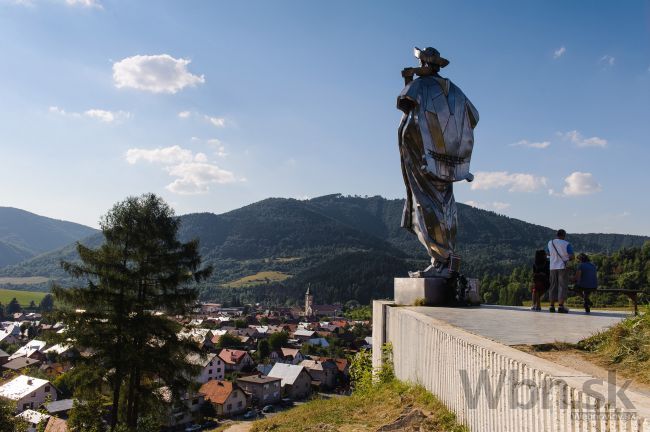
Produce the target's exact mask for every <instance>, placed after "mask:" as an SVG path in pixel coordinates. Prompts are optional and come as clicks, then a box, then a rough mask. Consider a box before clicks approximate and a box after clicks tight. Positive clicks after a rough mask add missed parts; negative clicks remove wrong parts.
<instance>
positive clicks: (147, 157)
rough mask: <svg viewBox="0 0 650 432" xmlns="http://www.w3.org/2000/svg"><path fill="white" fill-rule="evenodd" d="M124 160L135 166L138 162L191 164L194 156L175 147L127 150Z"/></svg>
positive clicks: (190, 152)
mask: <svg viewBox="0 0 650 432" xmlns="http://www.w3.org/2000/svg"><path fill="white" fill-rule="evenodd" d="M202 154H203V153H199V155H202ZM125 158H126V161H127V162H128V163H129V164H131V165H133V164H136V163H138V162H139V161H145V162H151V163H160V164H177V163H181V162H192V161H194V158H195V156H194V154H193V153H192V151H191V150H189V149H184V148H182V147H181V146H177V145H175V146H171V147H162V148H154V149H143V148H132V149H129V150H127V152H126V155H125Z"/></svg>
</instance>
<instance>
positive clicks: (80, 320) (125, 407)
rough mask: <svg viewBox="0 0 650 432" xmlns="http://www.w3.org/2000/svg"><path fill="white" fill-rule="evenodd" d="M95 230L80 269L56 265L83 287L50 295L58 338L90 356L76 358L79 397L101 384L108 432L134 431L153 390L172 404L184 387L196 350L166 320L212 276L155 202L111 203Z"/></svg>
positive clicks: (186, 306)
mask: <svg viewBox="0 0 650 432" xmlns="http://www.w3.org/2000/svg"><path fill="white" fill-rule="evenodd" d="M100 226H101V229H102V232H103V235H104V243H103V245H102V246H100V247H99V248H97V249H91V248H87V247H85V246H83V245H81V244H78V245H77V251H78V253H79V256H80V258H81V262H80V263H75V262H62V266H63V268H64V269H65V270H66V271H67V272H68V273H70V274H71V275H73V276H75V277H76V278H79V279H80V280H83V281H85V285H84V286H78V287H74V288H63V287H59V286H57V287H55V288H54V289H53V293H54V297H55V300H56V302H57V304H58V305H59V306H60V311H59V312H58V314H59V319H61V320H62V321H63V322H64V323H65V325H66V333H65V336H64V337H65V338H69V339H70V340H72V341H73V342H74V344H75V346H77V347H79V348H84V349H86V350H87V352H89V353H90V355H89V356H82V357H80V359H79V361H80V362H81V363H83V367H82V368H79V370H80V371H85V372H84V373H85V374H86V378H87V379H84V380H80V381H81V382H82V384H83V385H82V386H81V387H80V391H82V392H83V391H84V390H85V391H88V390H89V391H91V392H92V391H96V390H97V389H98V388H102V384H103V383H105V382H108V383H109V384H108V387H109V388H110V395H109V397H110V398H111V399H112V406H111V424H110V426H111V430H113V429H115V426H116V425H117V424H124V425H126V426H127V428H128V429H129V430H135V428H136V426H137V423H138V418H139V417H140V416H141V415H143V412H142V410H143V409H144V408H143V407H144V406H146V405H147V404H148V403H149V402H150V401H152V399H153V398H155V395H156V394H157V391H156V388H157V387H160V386H161V385H164V386H167V387H169V389H170V390H171V391H172V394H173V395H174V396H175V397H178V396H179V395H180V394H182V393H183V392H185V391H187V389H188V388H189V387H190V385H191V380H190V379H189V377H191V376H192V375H193V374H194V373H195V372H196V370H195V369H196V366H192V365H190V364H188V363H187V362H186V360H185V359H186V357H187V355H188V354H189V353H193V352H198V350H199V348H198V347H197V346H196V345H195V344H193V343H192V342H191V341H189V340H183V339H181V338H179V337H178V336H177V334H178V332H179V330H180V324H178V323H177V322H176V321H174V320H173V319H171V317H173V316H175V315H182V314H186V313H188V312H189V311H190V309H191V307H192V306H193V305H194V304H195V302H196V299H197V290H196V289H195V288H193V287H192V286H191V285H192V283H193V282H199V281H201V280H203V279H205V278H206V277H208V276H209V275H210V273H211V270H212V269H211V268H210V267H208V268H203V269H201V268H200V265H201V258H200V255H199V252H198V249H199V245H198V240H193V241H190V242H188V243H181V242H180V241H179V240H178V239H177V234H178V229H179V219H178V218H176V217H175V216H174V213H173V210H172V209H171V208H170V207H169V206H168V205H167V204H166V203H165V202H164V201H163V200H162V199H161V198H159V197H157V196H156V195H153V194H145V195H142V196H140V197H129V198H127V199H126V200H124V201H123V202H120V203H117V204H116V205H115V206H114V207H113V208H112V209H111V210H110V211H109V212H108V213H107V214H106V215H105V216H104V217H103V218H102V220H101V222H100ZM160 312H162V313H160ZM92 377H94V378H95V379H92ZM84 387H85V389H84Z"/></svg>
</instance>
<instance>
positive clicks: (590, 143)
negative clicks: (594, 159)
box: [558, 130, 607, 148]
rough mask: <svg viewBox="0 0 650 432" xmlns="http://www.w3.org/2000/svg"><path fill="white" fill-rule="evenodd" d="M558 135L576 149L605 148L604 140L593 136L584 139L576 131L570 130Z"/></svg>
mask: <svg viewBox="0 0 650 432" xmlns="http://www.w3.org/2000/svg"><path fill="white" fill-rule="evenodd" d="M558 135H559V136H560V137H562V139H564V140H565V141H570V142H572V143H573V144H575V145H576V146H578V147H581V148H585V147H600V148H605V147H607V140H606V139H605V138H600V137H597V136H593V137H591V138H585V137H584V136H583V135H582V134H581V133H580V132H578V131H577V130H572V131H568V132H558Z"/></svg>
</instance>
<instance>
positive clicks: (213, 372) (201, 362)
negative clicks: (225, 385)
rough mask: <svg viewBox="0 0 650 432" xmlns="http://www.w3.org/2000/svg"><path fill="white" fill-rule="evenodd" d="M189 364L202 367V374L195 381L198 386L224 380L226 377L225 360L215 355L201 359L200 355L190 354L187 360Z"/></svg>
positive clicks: (211, 354) (208, 355)
mask: <svg viewBox="0 0 650 432" xmlns="http://www.w3.org/2000/svg"><path fill="white" fill-rule="evenodd" d="M186 360H187V362H188V363H191V364H193V365H196V366H199V367H201V372H199V374H198V375H197V376H196V378H195V379H194V381H195V382H196V383H198V384H205V383H207V382H208V381H211V380H215V379H216V380H222V379H223V378H224V377H225V376H226V365H225V364H224V362H223V360H221V359H220V358H219V356H217V355H216V354H214V353H210V354H207V355H206V356H205V357H201V356H200V355H198V354H190V355H188V356H187V358H186Z"/></svg>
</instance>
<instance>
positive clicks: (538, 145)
mask: <svg viewBox="0 0 650 432" xmlns="http://www.w3.org/2000/svg"><path fill="white" fill-rule="evenodd" d="M510 145H511V146H513V147H528V148H534V149H545V148H548V147H549V146H550V145H551V142H550V141H528V140H525V139H524V140H521V141H517V142H516V143H512V144H510Z"/></svg>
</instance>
